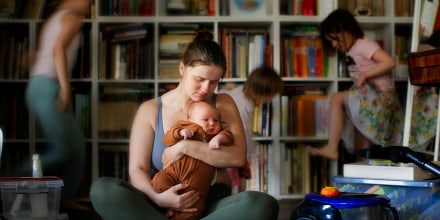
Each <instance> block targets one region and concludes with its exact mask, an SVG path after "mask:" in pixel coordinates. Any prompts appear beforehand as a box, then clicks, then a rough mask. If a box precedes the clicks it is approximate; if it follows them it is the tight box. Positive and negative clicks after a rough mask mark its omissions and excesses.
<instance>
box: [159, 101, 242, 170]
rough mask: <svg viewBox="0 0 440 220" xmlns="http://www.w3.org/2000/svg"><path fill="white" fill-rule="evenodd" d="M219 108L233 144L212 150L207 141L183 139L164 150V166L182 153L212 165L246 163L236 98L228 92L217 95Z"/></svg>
mask: <svg viewBox="0 0 440 220" xmlns="http://www.w3.org/2000/svg"><path fill="white" fill-rule="evenodd" d="M216 107H217V109H218V110H219V111H220V115H221V117H222V121H223V122H225V123H226V124H227V125H228V127H227V128H225V129H228V130H229V131H231V133H232V135H233V140H234V143H233V145H230V146H227V147H220V149H216V150H211V149H209V147H208V146H207V143H202V142H200V141H192V140H182V141H179V142H178V143H177V144H175V145H174V146H173V147H170V148H167V149H165V151H164V155H163V162H164V167H166V166H168V165H170V164H171V163H173V162H174V161H176V160H177V159H178V158H180V156H182V154H185V155H188V156H191V157H194V158H196V159H199V160H202V161H203V162H205V163H208V164H210V165H212V166H215V167H219V168H224V167H241V166H243V165H244V164H245V163H246V142H245V135H244V129H243V124H242V122H241V118H240V114H239V112H238V109H237V106H236V105H235V102H234V100H233V99H232V98H231V97H230V96H229V95H227V94H218V95H217V105H216Z"/></svg>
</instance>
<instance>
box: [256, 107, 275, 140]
mask: <svg viewBox="0 0 440 220" xmlns="http://www.w3.org/2000/svg"><path fill="white" fill-rule="evenodd" d="M271 119H272V104H271V103H261V104H260V105H257V106H255V108H254V115H253V123H252V134H253V135H254V136H258V137H261V136H263V137H269V136H270V134H271V121H272V120H271Z"/></svg>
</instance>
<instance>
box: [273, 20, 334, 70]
mask: <svg viewBox="0 0 440 220" xmlns="http://www.w3.org/2000/svg"><path fill="white" fill-rule="evenodd" d="M282 43H283V47H282V48H281V53H282V58H281V64H282V65H281V73H282V75H283V76H284V77H309V78H324V77H328V72H329V57H328V56H327V55H325V54H324V49H323V46H322V42H321V39H320V38H319V35H318V27H316V26H297V27H293V28H292V29H291V31H290V29H289V30H286V31H284V33H283V38H282Z"/></svg>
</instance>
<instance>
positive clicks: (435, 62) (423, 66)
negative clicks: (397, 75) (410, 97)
mask: <svg viewBox="0 0 440 220" xmlns="http://www.w3.org/2000/svg"><path fill="white" fill-rule="evenodd" d="M408 72H409V79H410V81H411V84H413V85H419V86H436V87H440V49H433V50H427V51H422V52H412V53H409V56H408Z"/></svg>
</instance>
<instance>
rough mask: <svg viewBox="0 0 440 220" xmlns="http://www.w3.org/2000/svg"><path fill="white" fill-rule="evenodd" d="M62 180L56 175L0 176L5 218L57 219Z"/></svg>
mask: <svg viewBox="0 0 440 220" xmlns="http://www.w3.org/2000/svg"><path fill="white" fill-rule="evenodd" d="M62 186H63V180H62V179H60V178H58V177H43V178H32V177H18V178H0V188H1V198H2V204H3V216H4V217H5V218H7V219H58V217H59V216H60V213H59V211H60V194H61V187H62Z"/></svg>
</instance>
